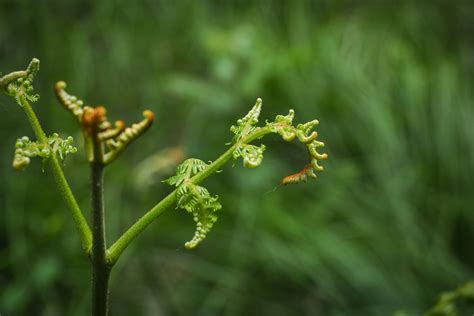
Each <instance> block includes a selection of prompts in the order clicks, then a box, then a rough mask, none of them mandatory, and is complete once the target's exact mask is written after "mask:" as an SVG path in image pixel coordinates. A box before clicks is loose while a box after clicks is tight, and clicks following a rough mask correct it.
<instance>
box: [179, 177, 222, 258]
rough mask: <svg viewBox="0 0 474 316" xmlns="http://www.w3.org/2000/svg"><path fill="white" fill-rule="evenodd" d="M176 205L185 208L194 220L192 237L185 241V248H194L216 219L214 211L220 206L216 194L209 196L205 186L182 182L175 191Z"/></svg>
mask: <svg viewBox="0 0 474 316" xmlns="http://www.w3.org/2000/svg"><path fill="white" fill-rule="evenodd" d="M176 194H177V207H179V208H182V209H184V210H186V211H187V212H188V213H191V214H192V216H193V220H194V222H196V231H195V232H194V236H193V238H192V239H191V240H190V241H188V242H186V243H185V244H184V246H185V247H186V248H187V249H193V248H195V247H196V246H197V245H198V244H199V243H200V242H202V241H203V240H204V239H205V238H206V235H207V234H208V233H209V232H210V230H211V228H212V226H213V225H214V223H215V222H216V221H217V215H216V212H217V211H218V210H220V209H221V208H222V205H221V204H220V203H219V202H218V196H217V195H216V196H211V195H210V194H209V191H207V189H206V188H204V187H201V186H198V185H194V184H192V183H188V184H183V185H181V186H180V187H179V188H178V191H177V193H176Z"/></svg>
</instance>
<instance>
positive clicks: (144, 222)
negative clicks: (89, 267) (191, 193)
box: [107, 127, 272, 265]
mask: <svg viewBox="0 0 474 316" xmlns="http://www.w3.org/2000/svg"><path fill="white" fill-rule="evenodd" d="M269 133H272V131H271V128H270V127H262V128H259V129H257V130H255V131H254V132H253V133H251V134H249V135H248V136H246V137H245V138H244V139H242V141H241V143H239V144H234V145H233V146H231V147H230V148H229V149H228V150H227V151H226V152H224V153H223V154H222V155H221V156H220V157H219V158H217V159H216V160H215V161H214V162H212V163H211V164H210V165H209V166H208V167H207V168H206V169H204V170H203V171H201V172H199V173H197V174H196V175H195V176H194V177H192V178H191V180H190V182H191V183H192V184H198V183H200V182H201V181H203V180H204V179H206V178H207V177H209V176H210V175H212V174H214V173H215V172H216V171H218V170H219V169H221V167H222V166H223V165H224V164H225V163H226V162H227V161H228V160H229V159H231V158H232V153H233V152H234V150H235V149H236V148H237V146H239V145H240V144H242V143H245V144H247V143H250V142H252V141H254V140H255V139H258V138H261V137H263V136H265V135H266V134H269ZM176 193H177V190H174V191H173V192H171V193H170V194H168V195H167V196H166V197H165V198H164V199H163V200H161V201H160V202H159V203H158V204H156V205H155V206H154V207H153V208H152V209H151V210H149V211H148V212H147V213H145V215H143V216H142V217H141V218H139V219H138V220H137V221H136V222H135V223H134V224H133V225H132V226H131V227H130V228H129V229H128V230H127V231H125V233H123V235H122V236H120V238H119V239H118V240H117V241H116V242H115V243H114V244H113V245H112V246H111V247H110V248H109V251H108V256H107V258H108V263H109V265H113V264H115V263H116V262H117V260H118V258H119V257H120V255H121V254H122V252H123V251H124V250H125V249H126V248H127V247H128V246H129V245H130V243H131V242H132V241H133V240H134V239H135V238H136V237H137V236H138V235H139V234H140V233H141V232H142V231H143V230H145V228H147V227H148V225H150V224H151V222H153V221H154V220H155V219H156V218H157V217H158V216H160V215H161V214H162V213H163V212H164V211H166V210H167V209H168V208H169V207H170V206H172V205H174V204H175V203H176Z"/></svg>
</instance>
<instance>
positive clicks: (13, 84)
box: [0, 58, 40, 107]
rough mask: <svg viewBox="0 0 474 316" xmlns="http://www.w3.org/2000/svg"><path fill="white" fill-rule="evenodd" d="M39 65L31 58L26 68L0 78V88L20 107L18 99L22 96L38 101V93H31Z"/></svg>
mask: <svg viewBox="0 0 474 316" xmlns="http://www.w3.org/2000/svg"><path fill="white" fill-rule="evenodd" d="M39 66H40V62H39V60H38V59H36V58H33V59H32V60H31V62H30V64H29V65H28V67H27V68H26V70H24V71H16V72H12V73H10V74H8V75H6V76H4V77H2V78H0V88H2V89H3V90H4V91H5V93H6V94H8V95H9V96H11V97H13V98H14V99H15V101H16V103H17V104H18V105H20V106H22V107H23V103H22V102H21V99H20V98H22V97H23V98H25V99H26V100H28V101H31V102H36V101H38V99H39V95H37V94H33V91H34V88H33V80H34V78H35V76H36V74H37V73H38V71H39Z"/></svg>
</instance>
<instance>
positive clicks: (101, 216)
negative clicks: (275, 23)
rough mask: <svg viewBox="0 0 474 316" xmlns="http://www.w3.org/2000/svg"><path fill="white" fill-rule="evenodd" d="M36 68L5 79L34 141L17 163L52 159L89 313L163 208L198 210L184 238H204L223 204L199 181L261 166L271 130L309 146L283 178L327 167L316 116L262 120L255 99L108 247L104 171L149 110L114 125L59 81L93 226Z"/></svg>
mask: <svg viewBox="0 0 474 316" xmlns="http://www.w3.org/2000/svg"><path fill="white" fill-rule="evenodd" d="M38 70H39V60H37V59H33V60H32V61H31V63H30V65H29V66H28V68H27V69H26V70H22V71H16V72H12V73H10V74H7V75H5V76H3V77H1V78H0V89H1V90H3V91H4V92H5V93H6V94H7V95H9V96H11V97H13V98H14V100H15V101H16V103H17V104H18V105H20V107H21V108H22V109H23V110H24V112H25V114H26V116H27V118H28V120H29V122H30V125H31V127H32V129H33V131H34V133H35V135H36V138H37V140H36V141H31V140H30V139H29V137H27V136H24V137H21V138H19V139H18V141H17V142H16V146H15V148H16V149H15V155H14V159H13V167H14V168H15V169H17V170H24V169H25V168H26V167H27V166H28V165H29V163H30V160H31V158H33V157H40V158H42V159H43V163H44V164H49V166H50V169H51V170H52V172H53V175H54V177H55V180H56V183H57V186H58V189H59V192H60V194H61V195H62V197H63V199H64V201H65V203H66V205H67V206H68V208H69V210H70V212H71V215H72V217H73V220H74V223H75V225H76V229H77V231H78V233H79V236H80V240H81V243H82V248H83V250H84V253H85V254H86V255H87V256H88V257H89V258H90V262H91V268H92V315H95V316H104V315H107V312H108V308H107V304H108V303H107V302H108V280H109V274H110V271H111V270H112V268H113V266H114V264H115V263H116V262H117V260H118V259H119V257H120V256H121V254H122V253H123V251H124V250H125V249H126V248H127V247H128V245H130V243H131V242H132V241H133V240H134V239H135V238H136V237H137V236H138V235H139V234H140V233H141V232H143V231H144V230H145V228H146V227H148V225H150V224H151V223H152V222H153V221H154V220H155V219H156V218H157V217H158V216H159V215H161V214H162V213H163V212H164V211H166V210H167V209H169V208H171V207H172V206H173V205H175V206H176V208H181V209H183V210H185V211H186V212H188V213H190V214H191V215H192V216H193V220H194V221H195V222H196V230H195V233H194V235H193V237H192V238H191V239H190V240H189V241H188V242H186V243H185V247H186V248H187V249H193V248H195V247H196V246H197V245H199V244H200V243H201V242H202V241H203V240H204V239H205V238H206V236H207V234H208V233H209V232H210V230H211V228H212V227H213V225H214V223H215V222H216V221H217V211H218V210H220V209H221V208H222V206H221V204H220V203H219V201H218V196H217V195H211V193H209V191H208V190H207V189H206V188H205V187H203V186H202V185H200V183H201V182H202V181H203V180H205V179H206V178H207V177H209V176H210V175H212V174H214V173H217V172H219V170H220V169H221V168H222V166H223V165H224V164H225V163H226V162H228V161H229V160H230V159H238V158H242V161H243V166H244V167H245V168H256V167H258V166H260V165H261V163H262V161H263V153H264V152H265V149H266V147H265V145H263V144H261V145H259V146H257V145H253V144H252V143H253V142H254V141H256V140H260V139H262V138H263V137H264V136H265V135H267V134H272V133H274V134H279V135H280V136H281V137H282V138H283V140H285V141H292V140H294V139H297V140H298V141H300V142H301V143H303V144H304V145H305V146H306V148H307V152H308V157H309V158H308V163H307V164H306V165H305V166H304V167H303V168H302V170H301V171H299V172H297V173H295V174H293V175H289V176H286V177H284V178H283V179H282V181H281V182H282V184H290V183H299V182H302V181H306V180H307V179H308V178H316V175H317V173H318V172H320V171H322V170H323V167H322V166H320V165H319V162H320V161H321V160H325V159H327V154H325V153H319V152H318V149H319V148H320V147H322V146H324V143H322V142H320V141H318V140H316V138H317V136H318V134H317V133H316V132H314V131H312V129H313V128H314V127H315V126H316V125H318V121H317V120H313V121H310V122H307V123H304V124H298V125H297V126H294V125H293V118H294V114H295V113H294V111H293V110H290V111H289V114H288V115H286V116H283V115H278V116H277V117H276V118H275V120H274V121H272V122H266V124H264V125H263V126H258V125H257V123H258V122H259V116H260V112H261V109H262V100H261V99H257V102H256V104H255V105H254V106H253V108H252V109H251V110H250V111H249V112H248V114H247V115H245V116H244V117H243V118H242V119H239V120H238V121H237V124H236V125H233V126H232V127H231V128H230V131H231V132H232V133H233V134H234V136H233V139H232V141H231V143H229V144H228V145H230V147H229V148H228V149H227V150H226V151H225V152H224V153H223V154H222V155H221V156H219V157H218V158H217V159H216V160H214V161H212V162H209V163H206V162H204V161H202V160H199V159H195V158H190V159H187V160H185V161H184V162H183V163H181V164H180V165H179V166H178V167H177V169H176V174H175V175H174V176H172V177H170V178H169V179H167V180H164V181H163V182H165V183H167V184H169V185H171V186H174V187H175V188H174V190H173V191H172V192H171V193H169V194H168V195H167V196H166V197H164V198H163V199H162V200H161V201H159V202H158V203H157V204H156V205H155V206H154V207H153V208H151V209H150V210H149V211H148V212H146V213H145V214H143V216H141V217H140V218H139V219H138V220H137V221H136V222H135V223H134V224H133V225H131V226H130V227H129V228H128V229H127V230H126V231H125V232H124V233H123V234H122V235H121V236H120V237H119V238H118V239H117V240H116V241H115V242H114V243H113V244H112V245H111V246H110V247H107V243H106V240H107V239H106V235H105V208H104V202H103V200H104V199H103V172H104V168H105V167H106V166H108V165H110V164H111V163H112V162H113V161H114V160H115V159H117V158H118V157H119V155H120V154H121V153H122V152H123V151H124V150H125V149H126V148H128V146H129V145H130V144H131V143H132V142H133V141H135V140H136V139H137V138H138V137H140V136H141V135H142V134H143V133H145V132H146V131H147V130H148V129H149V128H150V126H151V125H152V123H153V121H154V115H153V113H152V112H151V111H149V110H146V111H144V112H143V116H144V118H143V120H141V121H140V122H138V123H135V124H132V125H131V126H128V127H127V126H126V125H125V123H124V122H123V121H121V120H118V121H115V122H114V124H112V123H111V122H110V121H109V120H108V119H107V117H106V109H105V107H103V106H97V107H91V106H85V105H84V102H83V101H82V100H80V99H79V98H77V97H75V96H73V95H71V94H69V93H68V92H67V91H66V90H65V89H66V83H65V82H63V81H59V82H58V83H57V84H56V85H55V89H54V90H55V93H56V96H57V98H58V100H59V102H60V103H61V104H62V106H63V107H64V108H65V109H67V110H68V111H69V112H71V114H72V115H73V116H74V118H75V119H76V121H77V123H78V124H79V126H80V128H81V130H82V134H83V136H84V140H85V150H86V153H87V159H88V161H89V164H90V170H91V201H92V204H91V222H92V223H91V226H89V223H88V221H87V220H86V218H85V217H84V215H83V213H82V211H81V209H80V207H79V205H78V204H77V202H76V199H75V198H74V195H73V193H72V191H71V189H70V187H69V184H68V182H67V180H66V178H65V176H64V174H63V171H62V169H61V164H60V162H61V161H63V160H64V159H65V157H66V155H68V154H71V153H75V152H76V151H77V149H76V148H75V147H74V146H72V142H73V139H72V137H67V138H66V139H62V138H60V137H59V135H58V134H57V133H53V134H52V136H50V137H47V136H46V134H45V132H44V131H43V129H42V127H41V125H40V123H39V121H38V118H37V117H36V114H35V112H34V111H33V108H32V107H31V104H30V102H35V101H37V100H38V98H39V96H38V95H36V94H33V86H32V83H33V79H34V77H35V75H36V73H37V72H38Z"/></svg>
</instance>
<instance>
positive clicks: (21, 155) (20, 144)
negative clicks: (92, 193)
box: [12, 133, 77, 171]
mask: <svg viewBox="0 0 474 316" xmlns="http://www.w3.org/2000/svg"><path fill="white" fill-rule="evenodd" d="M73 141H74V140H73V138H72V137H71V136H69V137H68V138H66V139H62V138H61V137H59V135H58V134H57V133H54V134H53V135H51V136H50V137H48V144H43V143H38V142H32V141H31V140H30V139H29V138H28V137H26V136H23V137H22V138H19V139H18V140H17V141H16V144H15V156H14V158H13V163H12V166H13V168H14V169H16V170H20V171H21V170H24V169H25V168H26V167H28V165H29V164H30V161H31V158H33V157H41V158H43V162H45V161H46V160H47V159H48V158H49V157H50V156H51V153H54V154H56V155H57V156H58V157H59V159H60V160H61V161H64V159H65V158H66V156H67V155H68V154H74V153H76V152H77V148H76V147H74V146H72V142H73Z"/></svg>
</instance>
